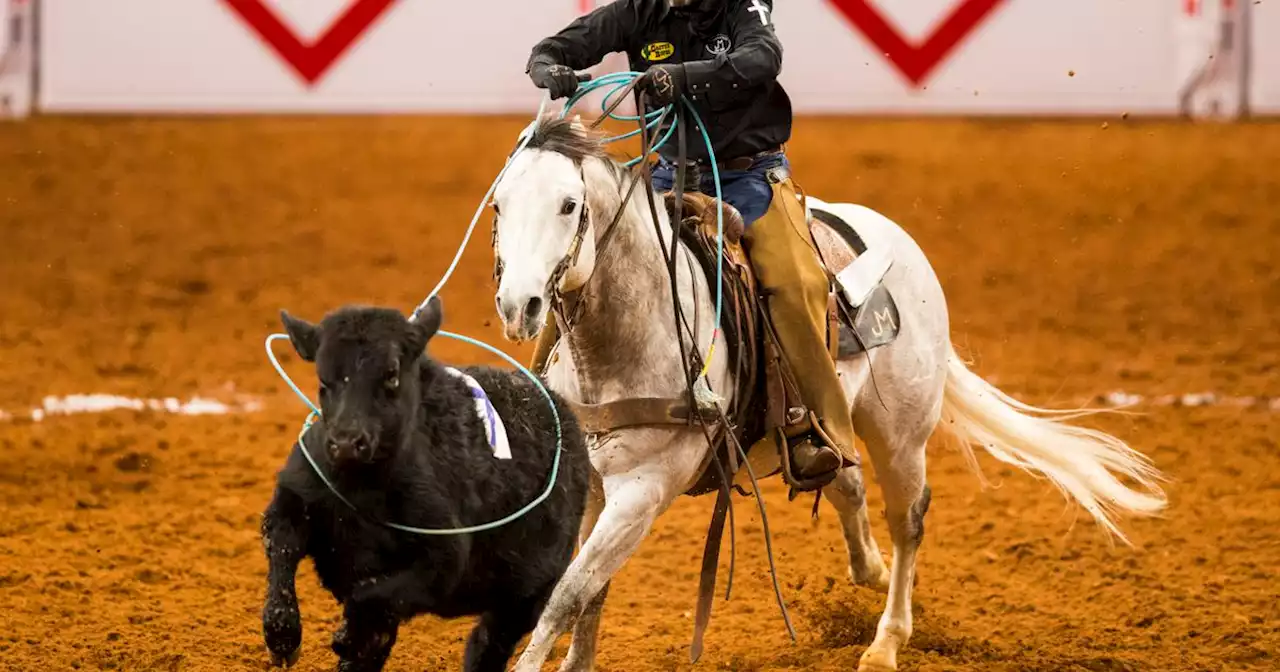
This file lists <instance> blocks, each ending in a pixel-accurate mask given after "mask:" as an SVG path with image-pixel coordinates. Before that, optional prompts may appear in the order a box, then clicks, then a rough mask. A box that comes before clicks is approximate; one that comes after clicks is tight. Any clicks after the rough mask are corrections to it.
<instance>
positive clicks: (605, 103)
mask: <svg viewBox="0 0 1280 672" xmlns="http://www.w3.org/2000/svg"><path fill="white" fill-rule="evenodd" d="M642 74H644V73H640V72H635V71H628V72H614V73H610V74H607V75H604V76H602V77H598V78H596V79H593V80H590V81H588V82H583V83H582V84H581V85H580V86H579V87H578V91H577V92H576V93H574V94H573V96H572V97H570V98H569V100H568V102H566V103H565V104H564V110H563V111H561V113H560V118H561V119H563V118H565V117H566V116H568V114H569V110H571V109H573V106H574V105H575V104H576V103H577V102H578V101H579V100H581V99H582V98H583V97H584V96H586V95H588V94H590V93H592V92H594V91H597V90H599V89H605V88H608V89H609V91H608V92H607V93H605V95H604V98H603V99H601V101H600V111H601V112H604V111H605V110H607V109H609V104H610V103H611V102H612V100H613V96H614V95H616V94H617V93H619V92H620V91H621V90H622V89H624V88H626V86H627V85H628V84H630V83H631V81H632V80H634V79H635V78H637V77H639V76H641V75H642ZM681 102H682V103H684V106H685V108H686V109H687V110H689V113H690V114H692V115H693V120H694V123H695V124H696V125H697V127H698V133H699V134H700V135H701V136H702V142H703V143H704V144H705V145H706V147H707V159H708V161H709V162H710V163H711V177H712V180H713V181H714V182H715V189H716V200H717V201H719V202H722V203H723V202H724V193H723V191H722V189H721V185H720V168H719V166H717V165H716V150H715V148H714V147H713V145H712V142H711V136H710V135H708V134H707V128H706V125H704V124H703V123H702V117H701V116H700V115H699V114H698V110H697V109H696V108H694V106H693V103H691V102H689V99H688V98H683V97H682V98H681ZM666 110H667V108H665V107H664V108H660V109H657V110H653V111H652V112H648V113H645V114H635V115H630V114H623V115H620V114H618V113H617V111H616V110H615V111H614V112H611V113H609V118H610V119H614V120H617V121H635V122H638V121H640V119H641V118H643V119H645V120H646V123H645V128H644V130H645V131H648V130H650V129H652V128H653V127H654V126H656V125H657V124H658V123H660V122H661V117H662V114H663V113H664V112H665V111H666ZM540 118H541V114H539V119H540ZM649 119H653V121H648V120H649ZM679 123H680V122H679V118H678V117H673V118H672V120H671V125H670V126H668V127H667V132H666V133H665V134H663V136H662V137H661V138H660V139H659V140H658V142H657V143H656V144H654V146H653V147H651V148H650V149H649V153H650V154H651V155H652V154H656V153H657V152H658V150H659V149H661V148H662V147H663V145H666V144H667V141H668V140H670V139H671V135H672V134H673V133H674V132H675V130H676V125H677V124H679ZM639 134H640V129H639V128H637V129H635V130H634V131H631V132H629V133H624V134H622V135H617V136H613V137H610V138H605V139H604V140H603V141H602V142H605V143H612V142H617V141H618V140H623V139H626V138H630V137H634V136H636V135H639ZM647 158H648V156H637V157H636V158H634V159H631V160H630V161H628V162H626V163H625V164H623V165H625V166H626V167H628V168H630V167H632V166H634V165H635V164H637V163H639V162H641V161H643V160H645V159H647ZM672 231H673V234H672V235H674V231H675V227H674V226H673V227H672ZM723 279H724V211H723V210H722V209H720V208H716V321H715V332H714V333H712V335H711V343H712V346H711V347H713V348H714V347H715V339H716V336H717V335H719V333H720V324H721V316H722V309H723V307H724V282H723ZM710 363H711V357H710V356H709V355H708V357H707V358H706V361H705V362H704V365H703V369H702V372H701V375H706V373H707V370H708V368H709V367H710Z"/></svg>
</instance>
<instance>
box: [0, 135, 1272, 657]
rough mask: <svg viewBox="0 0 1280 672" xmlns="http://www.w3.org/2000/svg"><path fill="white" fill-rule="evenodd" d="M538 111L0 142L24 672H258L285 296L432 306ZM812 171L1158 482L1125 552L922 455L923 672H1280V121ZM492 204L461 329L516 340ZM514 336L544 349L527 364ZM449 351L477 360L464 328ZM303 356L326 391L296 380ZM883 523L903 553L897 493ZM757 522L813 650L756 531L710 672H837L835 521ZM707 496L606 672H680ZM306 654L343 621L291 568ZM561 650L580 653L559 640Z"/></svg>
mask: <svg viewBox="0 0 1280 672" xmlns="http://www.w3.org/2000/svg"><path fill="white" fill-rule="evenodd" d="M524 123H525V120H522V119H500V120H485V121H478V120H474V119H473V120H458V119H406V118H395V119H341V118H339V119H316V118H305V119H270V120H244V119H238V120H231V119H164V120H156V119H150V120H132V119H113V118H103V119H72V118H61V119H40V120H35V121H31V122H28V123H20V124H7V125H0V232H2V233H3V239H2V240H0V409H4V410H5V411H6V412H8V413H9V414H11V415H14V416H15V417H13V418H11V419H9V420H7V421H0V448H2V449H0V668H4V669H9V670H67V669H84V670H96V669H110V670H257V669H263V668H265V667H266V665H267V661H268V657H267V654H266V652H265V649H264V646H263V643H262V636H261V624H260V617H259V612H260V608H261V601H262V598H263V591H264V575H265V562H264V558H263V554H262V549H261V546H260V543H259V540H258V521H259V514H260V512H261V511H262V510H263V508H264V507H265V505H266V504H267V502H268V499H269V497H270V494H271V489H272V485H273V477H274V474H275V472H276V470H277V469H278V468H279V467H280V465H281V464H282V463H283V460H284V457H285V455H286V453H287V451H288V449H289V445H290V442H291V440H292V439H293V437H294V434H295V432H296V431H297V428H298V426H299V424H300V422H301V421H302V419H303V415H304V411H303V407H302V406H301V404H300V403H299V402H298V401H297V400H296V399H295V398H294V397H292V396H291V395H290V393H289V392H288V390H287V389H286V388H285V386H284V385H283V384H282V382H281V381H280V380H279V379H278V378H277V377H276V375H275V373H274V372H273V371H272V369H271V367H270V366H269V364H268V362H267V360H266V358H265V356H264V353H263V339H264V337H266V336H267V335H268V334H270V333H272V332H275V331H279V323H278V311H279V310H280V309H281V308H287V309H289V310H290V311H293V312H295V313H296V314H299V315H302V316H304V317H307V318H310V319H318V318H319V317H321V316H322V314H323V313H324V312H325V311H327V310H329V309H331V308H334V307H336V306H338V305H340V304H343V303H347V302H362V303H378V304H383V305H390V306H395V307H401V308H404V309H405V310H408V309H409V308H411V307H412V306H413V305H415V304H416V303H417V302H418V301H419V300H420V299H421V298H422V296H423V295H425V293H426V292H427V291H428V290H429V289H430V288H431V287H432V286H433V285H434V284H435V282H436V280H437V279H438V278H439V277H440V274H441V273H442V272H443V271H444V269H445V267H446V265H447V263H448V261H449V257H450V255H451V254H452V252H453V250H454V249H455V247H456V245H457V243H458V241H459V239H460V236H461V233H462V229H463V226H464V225H465V224H466V222H467V220H468V218H469V217H470V214H471V212H472V209H473V208H474V207H475V205H476V202H477V201H478V199H479V198H480V197H481V195H482V194H483V193H484V190H485V187H486V186H487V184H488V183H489V181H490V180H491V179H492V178H493V176H494V175H495V174H496V171H497V169H498V168H499V166H500V165H501V162H502V159H503V157H504V156H505V154H506V152H507V151H508V150H509V149H510V146H511V143H512V141H513V139H514V138H515V134H516V133H517V131H518V130H519V128H520V127H521V126H522V125H523V124H524ZM791 153H792V156H793V161H794V162H795V167H796V170H797V176H798V179H799V180H800V181H801V183H802V184H803V185H804V187H805V188H806V189H807V190H808V191H809V192H810V193H813V194H815V195H818V196H820V197H822V198H824V199H826V200H849V201H856V202H860V203H863V204H866V205H869V206H871V207H874V208H877V209H879V210H880V211H882V212H884V213H886V214H888V215H889V216H890V217H892V218H894V219H896V220H898V221H899V222H901V223H902V224H903V225H904V226H905V228H906V229H907V230H908V231H909V232H910V233H911V234H912V235H914V236H915V237H916V238H917V239H918V240H919V241H920V243H921V245H922V246H923V247H924V249H925V251H926V253H927V254H928V255H929V256H930V257H931V259H932V260H933V263H934V264H935V266H936V268H937V271H938V274H939V276H940V277H941V279H942V282H943V286H944V288H945V290H946V292H947V296H948V299H949V301H950V306H951V312H952V316H953V325H952V328H953V331H952V333H953V338H954V340H955V342H956V343H957V344H958V347H960V349H961V350H962V352H964V353H965V354H966V355H967V356H969V357H971V358H972V359H973V360H974V367H975V368H976V370H977V371H979V372H980V373H981V374H983V375H985V376H987V377H989V378H990V379H992V380H994V381H995V382H997V384H999V385H1000V386H1002V387H1003V388H1004V389H1005V390H1007V391H1009V392H1010V393H1012V394H1014V395H1016V396H1018V397H1020V398H1022V399H1024V400H1027V401H1030V402H1033V403H1040V404H1047V405H1060V406H1074V405H1078V404H1080V403H1082V402H1085V401H1090V400H1092V399H1094V398H1095V397H1097V396H1098V395H1101V394H1105V393H1108V392H1112V391H1116V390H1122V391H1124V392H1127V393H1131V394H1140V395H1144V398H1146V399H1148V400H1150V399H1154V398H1157V397H1160V396H1161V395H1168V394H1173V395H1181V394H1185V393H1200V392H1214V393H1216V394H1218V395H1221V396H1230V397H1234V398H1237V403H1235V404H1226V403H1219V404H1215V405H1207V406H1197V407H1183V406H1178V405H1161V404H1156V403H1144V404H1140V405H1139V406H1138V407H1137V409H1136V410H1137V411H1139V414H1137V415H1132V416H1127V417H1123V416H1112V417H1106V418H1101V419H1098V420H1097V421H1096V426H1099V427H1102V428H1104V429H1106V430H1108V431H1112V432H1114V433H1117V434H1118V435H1119V436H1121V437H1123V438H1125V439H1126V440H1129V441H1131V442H1132V443H1133V444H1134V445H1135V446H1136V447H1138V448H1139V449H1140V450H1142V451H1144V452H1145V453H1147V454H1149V455H1151V456H1152V457H1153V458H1154V460H1155V461H1156V463H1157V465H1158V466H1159V467H1160V468H1162V469H1163V470H1165V471H1166V472H1167V473H1168V475H1169V476H1170V477H1171V483H1170V485H1169V494H1170V498H1171V507H1170V509H1169V511H1168V515H1167V517H1166V518H1165V519H1163V520H1148V521H1133V522H1128V523H1126V524H1125V529H1126V530H1128V531H1130V533H1131V535H1132V538H1133V540H1134V542H1135V544H1136V548H1134V549H1129V548H1125V547H1123V546H1112V545H1109V544H1108V543H1107V541H1106V540H1105V539H1104V538H1103V536H1102V535H1101V533H1100V532H1099V530H1098V528H1097V527H1096V526H1095V525H1094V524H1093V523H1092V522H1090V521H1089V520H1087V519H1086V518H1085V517H1084V516H1082V515H1081V514H1080V513H1079V511H1078V510H1076V509H1075V508H1073V507H1071V506H1066V505H1064V501H1063V499H1062V498H1061V496H1060V495H1059V494H1058V493H1057V492H1056V491H1055V490H1054V489H1053V488H1052V487H1051V486H1050V485H1049V484H1048V483H1046V482H1044V481H1039V480H1036V479H1033V478H1031V477H1029V476H1027V475H1024V474H1022V473H1020V472H1015V471H1011V470H1008V469H1003V468H1002V466H1001V465H998V464H997V463H995V462H994V461H993V460H990V459H987V458H985V457H984V458H983V460H982V464H983V467H984V470H985V473H986V474H987V475H988V476H989V477H990V478H991V479H992V480H993V481H994V482H995V483H996V484H997V486H998V487H994V488H991V489H987V490H983V489H982V488H981V487H980V485H979V482H978V480H977V479H976V477H975V476H973V475H972V474H971V473H970V472H968V471H967V470H966V469H965V467H964V465H963V461H962V460H961V458H960V457H959V455H958V454H957V453H956V452H955V451H954V450H952V449H950V448H949V447H948V446H946V445H945V444H941V443H939V444H938V445H935V446H932V447H931V453H930V478H929V480H930V483H931V485H932V486H933V492H934V499H933V508H932V509H931V511H930V514H929V518H928V523H927V534H926V538H925V545H924V548H923V551H922V555H921V559H920V570H919V575H920V576H919V585H918V590H917V592H916V595H915V603H916V607H915V614H916V634H915V636H914V638H913V639H912V641H911V643H910V644H909V646H908V648H907V649H906V650H905V651H904V653H903V655H902V656H901V663H902V669H904V670H930V671H933V670H974V671H976V670H1010V671H1012V670H1031V671H1041V672H1049V671H1066V670H1091V671H1095V672H1099V671H1107V672H1110V671H1119V670H1124V671H1130V670H1179V671H1182V670H1275V669H1278V668H1280V599H1278V598H1280V579H1277V577H1276V568H1277V566H1280V445H1278V442H1280V432H1277V425H1278V421H1280V407H1268V405H1267V404H1268V401H1267V400H1266V399H1261V400H1256V401H1255V403H1249V400H1247V399H1245V400H1243V401H1240V400H1239V399H1238V398H1240V397H1250V396H1252V397H1274V396H1276V395H1280V318H1277V317H1276V315H1277V312H1276V310H1277V307H1278V306H1280V264H1277V262H1276V258H1277V255H1280V172H1278V171H1277V170H1276V168H1277V165H1280V163H1278V162H1280V126H1278V125H1269V124H1264V123H1258V124H1250V125H1239V126H1214V125H1204V126H1191V125H1186V124H1179V123H1171V122H1161V123H1144V122H1135V121H1124V120H1120V119H1113V120H1111V121H1110V122H1109V124H1108V125H1106V126H1104V125H1103V124H1102V123H1101V121H1079V122H1071V123H1048V122H1045V123H1026V122H977V121H973V122H966V121H927V122H926V121H900V122H886V121H851V120H835V119H803V120H801V121H800V122H798V125H797V131H796V137H795V140H794V142H793V144H792V146H791ZM487 221H488V217H487V216H486V218H485V225H484V226H483V227H482V229H481V232H480V234H479V235H478V240H477V242H476V244H474V245H473V246H472V248H471V249H470V250H469V251H468V253H467V254H466V256H465V257H464V260H463V263H462V266H461V269H460V271H459V273H458V275H457V276H456V277H455V278H454V280H453V282H452V284H451V285H450V286H449V287H448V288H447V289H446V290H445V292H444V299H445V305H446V315H447V321H446V325H447V327H448V328H449V329H451V330H453V331H457V332H462V333H466V334H471V335H476V336H480V337H483V338H486V339H487V340H489V341H491V342H494V343H501V342H502V339H501V333H500V331H499V328H498V326H497V320H496V316H495V315H494V312H493V307H492V306H493V302H492V298H491V297H492V294H493V289H494V288H493V285H492V282H491V280H490V263H491V257H490V253H489V250H488V247H487V242H488V232H487ZM505 347H507V349H508V351H509V352H512V353H514V354H517V355H518V356H519V357H521V358H527V356H528V354H529V352H528V349H527V348H524V347H510V346H505ZM434 354H436V355H437V356H438V357H441V358H444V359H446V360H449V361H453V362H472V361H487V360H485V359H484V357H482V356H481V353H479V352H477V351H476V350H473V349H470V348H468V347H467V346H464V345H455V344H451V343H440V344H439V347H438V348H435V349H434ZM286 361H287V364H286V366H288V367H289V368H290V370H291V371H294V372H296V374H297V375H298V376H299V377H300V379H301V380H303V381H304V385H305V387H306V389H308V390H312V389H313V388H314V383H313V382H312V381H311V379H310V377H309V373H308V371H307V369H306V368H305V367H303V366H302V364H301V363H300V362H298V361H296V359H289V360H286ZM90 392H103V393H113V394H121V395H128V396H137V397H169V396H172V397H178V398H180V399H186V398H189V397H191V396H193V395H201V396H207V397H213V398H217V399H222V400H232V399H235V398H236V395H251V396H254V397H257V398H259V399H260V400H261V402H262V404H263V406H262V408H261V410H259V411H257V412H251V413H244V414H235V415H228V416H225V417H183V416H176V415H172V414H164V413H159V412H153V411H144V412H134V411H118V412H112V413H104V414H92V415H80V416H73V417H52V418H46V419H44V420H43V421H42V422H33V421H31V420H30V419H24V417H23V416H22V414H23V413H29V411H30V409H31V408H32V407H33V406H39V405H40V403H41V400H42V399H43V398H44V397H45V396H46V395H66V394H73V393H90ZM868 479H869V480H870V481H872V484H871V485H870V498H871V508H872V511H873V520H874V523H875V524H876V525H877V528H876V534H877V537H878V539H879V540H880V543H881V545H882V546H884V547H887V546H888V538H887V536H888V535H887V533H886V532H885V530H884V527H883V519H882V517H881V515H880V511H881V503H880V502H881V500H880V497H879V492H878V489H877V487H876V486H875V485H874V475H873V474H871V473H868ZM766 499H767V502H768V504H769V506H770V507H771V508H770V512H771V515H770V517H771V520H772V522H773V529H774V535H775V537H774V538H775V541H776V544H777V547H778V548H779V549H780V552H779V561H780V564H781V574H782V579H783V582H784V584H785V590H786V596H787V598H788V600H789V604H790V607H791V609H792V612H793V615H794V616H795V619H796V625H797V628H798V630H799V633H800V634H799V641H798V642H797V643H795V644H792V643H791V642H790V641H789V640H788V638H787V637H786V634H785V631H784V630H783V627H782V623H781V621H780V619H779V616H778V610H777V607H776V606H775V605H774V603H773V601H772V595H771V592H770V590H769V583H768V575H767V571H766V569H767V567H766V564H765V559H764V554H763V542H762V540H761V537H760V534H759V532H760V525H759V521H758V519H757V518H756V517H755V516H754V515H752V513H751V511H752V506H751V502H750V501H749V500H743V501H742V502H741V504H742V505H740V506H739V508H738V511H739V515H740V516H741V517H740V519H739V521H738V523H739V527H738V532H739V534H738V540H739V548H738V551H739V556H738V582H737V590H736V593H735V595H734V598H733V600H732V601H730V602H728V603H725V602H718V603H717V605H716V611H715V615H714V618H713V620H712V626H711V630H710V633H709V635H708V653H707V655H706V656H705V657H704V659H703V661H702V662H700V663H699V665H698V666H697V668H696V669H702V670H851V669H853V668H854V666H855V665H856V664H857V660H858V656H859V654H860V653H861V652H862V650H863V647H864V646H865V645H866V644H867V643H868V642H869V641H870V639H871V637H872V635H873V633H874V627H875V623H876V620H877V619H878V617H879V613H880V610H881V608H882V597H881V596H879V595H878V594H875V593H873V592H871V591H869V590H864V589H861V588H854V587H852V586H850V585H849V584H848V582H847V581H846V579H845V560H844V558H845V555H844V550H843V542H842V541H841V539H840V535H839V531H838V528H837V524H836V522H835V516H834V512H833V511H832V510H831V509H830V507H829V506H828V505H826V504H824V505H823V509H822V516H821V518H820V520H819V521H818V523H817V524H816V526H814V525H813V524H811V522H810V520H809V502H808V501H807V499H806V500H798V501H796V502H794V503H790V504H789V503H788V502H787V501H786V497H785V495H784V493H783V491H782V489H781V488H779V487H777V483H776V482H775V483H774V484H773V485H772V486H771V487H770V490H769V492H768V496H767V498H766ZM711 504H712V501H711V499H710V498H703V499H688V498H686V499H683V500H681V501H680V502H678V504H677V505H676V506H675V507H674V508H673V509H672V510H671V511H670V512H669V513H667V514H666V515H665V516H664V517H663V518H662V519H661V521H660V522H659V524H658V525H657V527H656V529H655V530H654V532H653V534H652V535H651V536H650V538H649V539H648V540H647V541H646V542H645V544H644V545H643V547H642V548H641V550H640V553H639V554H638V555H637V556H636V557H635V558H634V559H633V560H631V562H630V563H628V564H627V565H626V567H625V569H624V570H623V572H622V573H621V575H620V577H619V578H618V579H617V580H616V581H615V583H614V587H613V591H612V592H611V594H610V596H609V602H608V606H607V608H606V610H605V619H604V626H603V638H602V642H601V653H600V658H599V663H600V664H599V668H600V669H602V670H609V671H631V670H634V671H637V672H644V671H649V670H685V669H689V668H690V666H689V664H688V662H687V660H688V657H687V656H688V641H689V635H690V632H691V628H692V621H691V618H690V613H691V611H692V609H693V606H694V601H695V595H694V593H695V588H696V584H697V573H698V562H699V558H700V552H701V546H702V536H703V533H704V531H705V526H706V521H707V517H708V515H709V511H710V507H711ZM299 589H300V595H301V602H302V610H303V618H304V628H305V643H304V651H303V655H302V660H301V662H300V665H299V668H298V669H301V670H321V669H331V668H332V666H333V664H334V662H335V659H334V657H333V655H332V654H331V653H330V652H329V649H328V642H329V635H330V633H331V632H332V630H333V628H334V627H335V625H336V621H335V618H336V615H337V613H338V609H337V607H336V605H335V604H334V603H333V601H332V600H331V599H330V598H329V597H328V595H327V594H326V593H324V592H323V591H322V590H321V589H320V588H319V587H318V585H317V582H316V580H315V576H314V574H313V573H312V571H311V569H310V567H309V565H304V570H303V572H302V575H301V577H300V579H299ZM469 626H470V624H469V623H467V622H449V623H446V622H442V621H438V620H435V619H430V618H422V619H419V620H416V621H414V622H413V623H411V624H410V625H409V626H407V627H406V628H405V629H404V630H403V631H402V635H401V640H400V643H399V644H398V645H397V647H396V649H395V653H394V655H393V658H392V661H391V663H390V665H389V667H388V669H391V670H423V669H428V670H437V669H457V668H458V666H459V663H460V656H461V652H462V646H463V639H464V637H465V634H466V632H467V630H468V628H469ZM564 648H565V641H562V643H561V645H560V647H559V648H558V650H557V651H558V653H557V656H559V655H561V654H562V653H563V651H564Z"/></svg>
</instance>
